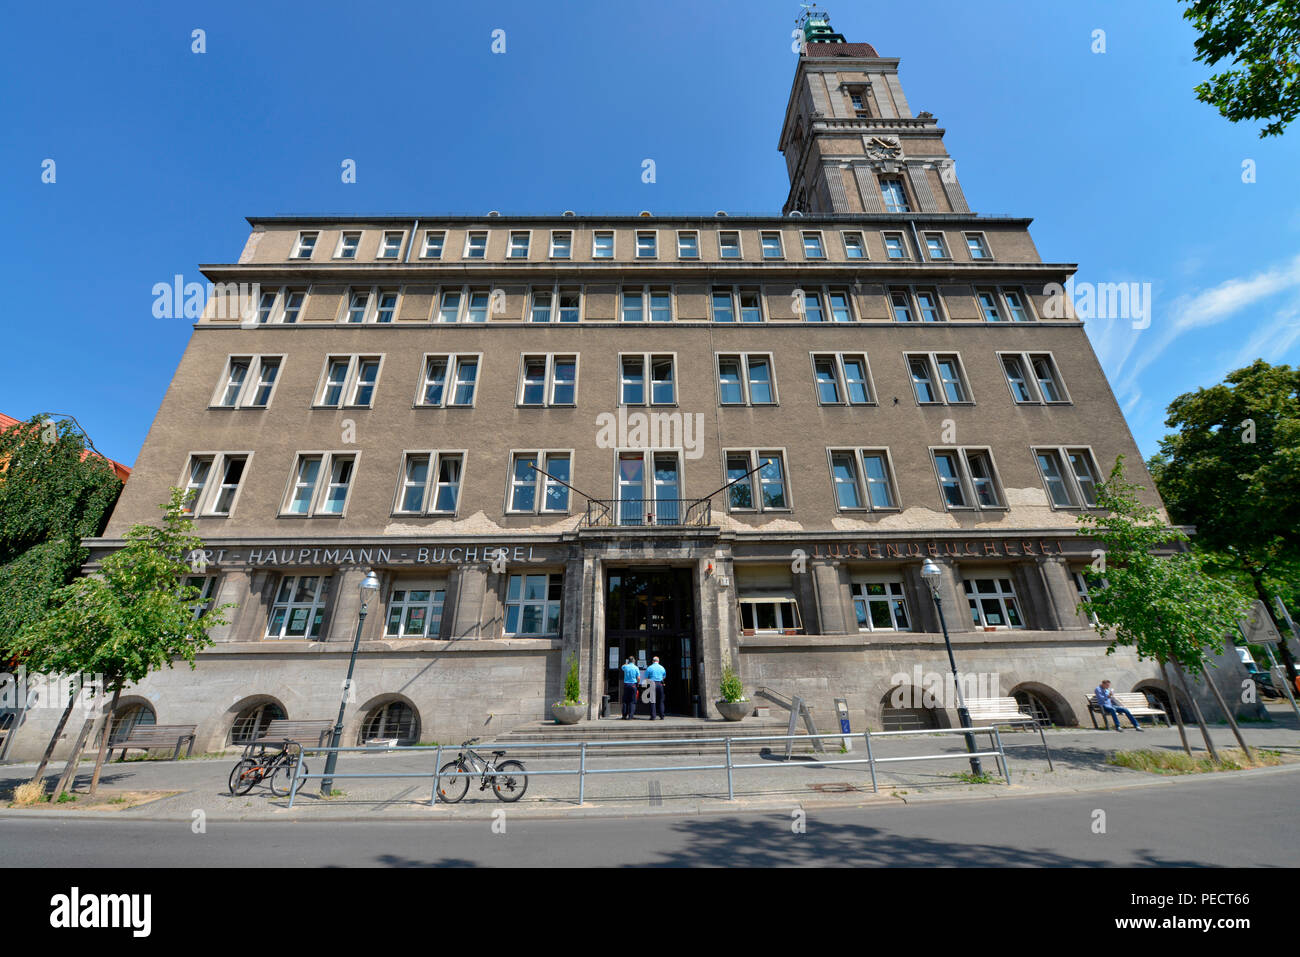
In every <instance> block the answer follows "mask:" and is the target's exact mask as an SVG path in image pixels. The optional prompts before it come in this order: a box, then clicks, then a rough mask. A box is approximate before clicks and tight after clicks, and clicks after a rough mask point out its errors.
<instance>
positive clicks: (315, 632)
mask: <svg viewBox="0 0 1300 957" xmlns="http://www.w3.org/2000/svg"><path fill="white" fill-rule="evenodd" d="M333 581H334V578H333V576H332V575H285V576H283V577H282V578H281V579H280V588H279V590H278V591H277V592H276V594H275V601H274V602H272V603H271V613H270V615H269V617H268V618H267V622H266V637H268V638H319V637H320V631H321V625H322V624H323V623H324V621H325V607H326V605H328V604H329V596H330V585H331V584H332V583H333Z"/></svg>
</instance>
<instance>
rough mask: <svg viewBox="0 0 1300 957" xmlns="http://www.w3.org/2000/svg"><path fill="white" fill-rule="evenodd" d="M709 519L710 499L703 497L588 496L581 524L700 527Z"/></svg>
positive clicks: (709, 521)
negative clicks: (612, 497) (593, 497)
mask: <svg viewBox="0 0 1300 957" xmlns="http://www.w3.org/2000/svg"><path fill="white" fill-rule="evenodd" d="M712 520H713V503H712V501H711V500H710V499H707V498H701V499H685V498H659V499H651V498H623V499H588V500H587V511H586V514H584V515H583V517H582V527H583V528H621V527H632V528H638V527H639V528H644V527H650V526H653V527H658V528H672V527H682V526H700V527H703V526H708V525H711V524H712Z"/></svg>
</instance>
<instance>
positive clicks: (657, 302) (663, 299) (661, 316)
mask: <svg viewBox="0 0 1300 957" xmlns="http://www.w3.org/2000/svg"><path fill="white" fill-rule="evenodd" d="M648 295H649V297H650V321H651V322H672V321H673V297H672V294H671V293H670V292H669V291H668V290H667V289H651V290H649V292H648Z"/></svg>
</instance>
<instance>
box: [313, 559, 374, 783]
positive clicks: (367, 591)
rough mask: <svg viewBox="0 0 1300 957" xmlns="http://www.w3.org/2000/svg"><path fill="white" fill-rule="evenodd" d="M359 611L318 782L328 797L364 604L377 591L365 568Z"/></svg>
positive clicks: (359, 644)
mask: <svg viewBox="0 0 1300 957" xmlns="http://www.w3.org/2000/svg"><path fill="white" fill-rule="evenodd" d="M360 591H361V613H360V615H359V616H358V618H357V634H356V637H354V638H353V639H352V657H351V658H349V659H348V677H347V680H346V681H345V682H343V699H342V700H341V701H339V717H338V720H337V721H335V722H334V734H333V736H332V737H331V738H330V748H331V749H332V750H331V751H330V753H329V756H328V757H327V758H326V759H325V777H323V778H322V779H321V782H320V793H321V797H329V795H330V791H332V790H333V788H334V779H333V774H334V769H335V768H336V767H337V766H338V762H339V752H338V747H339V742H340V741H342V740H343V713H344V712H345V711H346V710H347V707H348V694H349V693H350V692H351V690H352V671H353V669H354V668H356V666H357V649H358V648H359V647H360V646H361V626H362V625H364V624H365V623H366V606H367V605H368V604H369V602H370V598H371V596H372V595H373V594H374V593H375V592H377V591H379V579H378V578H377V577H375V573H374V572H373V571H370V570H369V569H367V570H366V577H365V578H363V579H362V580H361V586H360Z"/></svg>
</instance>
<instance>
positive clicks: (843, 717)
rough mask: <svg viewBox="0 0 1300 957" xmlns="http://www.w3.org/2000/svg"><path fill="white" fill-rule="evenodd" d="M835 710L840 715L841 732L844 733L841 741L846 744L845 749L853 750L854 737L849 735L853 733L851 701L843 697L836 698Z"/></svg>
mask: <svg viewBox="0 0 1300 957" xmlns="http://www.w3.org/2000/svg"><path fill="white" fill-rule="evenodd" d="M835 711H836V712H837V713H838V714H839V716H840V733H841V734H843V735H844V737H843V738H841V739H840V743H841V744H843V745H844V750H845V751H852V750H853V739H852V738H851V737H849V735H850V734H852V733H853V731H852V729H851V728H850V727H849V703H848V701H846V700H845V699H843V698H836V699H835Z"/></svg>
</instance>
